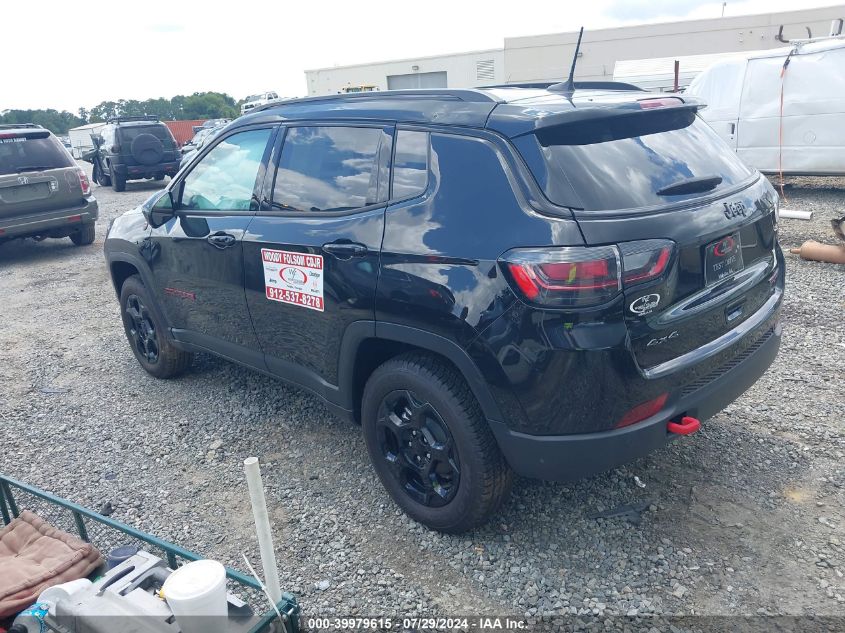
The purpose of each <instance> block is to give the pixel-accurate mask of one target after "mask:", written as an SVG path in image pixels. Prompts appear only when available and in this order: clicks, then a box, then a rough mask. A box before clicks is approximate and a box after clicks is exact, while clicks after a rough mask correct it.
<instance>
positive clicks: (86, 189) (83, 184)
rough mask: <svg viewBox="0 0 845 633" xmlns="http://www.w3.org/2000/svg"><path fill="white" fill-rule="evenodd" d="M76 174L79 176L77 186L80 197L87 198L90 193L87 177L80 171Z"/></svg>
mask: <svg viewBox="0 0 845 633" xmlns="http://www.w3.org/2000/svg"><path fill="white" fill-rule="evenodd" d="M77 173H78V174H79V186H80V187H81V188H82V195H83V196H87V195H88V194H89V193H91V183H90V182H88V176H87V175H86V174H85V172H84V171H82V170H81V169H80V170H79V171H78V172H77Z"/></svg>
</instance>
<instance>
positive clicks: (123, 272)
mask: <svg viewBox="0 0 845 633" xmlns="http://www.w3.org/2000/svg"><path fill="white" fill-rule="evenodd" d="M109 268H110V269H111V279H112V284H114V291H115V292H116V293H117V296H118V297H120V289H121V288H123V284H124V283H125V282H126V280H127V279H129V278H130V277H131V276H132V275H140V271H139V270H138V268H137V267H136V266H135V265H134V264H132V263H130V262H127V261H122V260H117V261H113V262H111V263H110V264H109Z"/></svg>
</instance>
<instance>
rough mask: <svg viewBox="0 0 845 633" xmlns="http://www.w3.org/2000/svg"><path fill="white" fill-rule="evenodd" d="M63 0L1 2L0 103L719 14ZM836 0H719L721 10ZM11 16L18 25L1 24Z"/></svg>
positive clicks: (638, 3)
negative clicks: (224, 8)
mask: <svg viewBox="0 0 845 633" xmlns="http://www.w3.org/2000/svg"><path fill="white" fill-rule="evenodd" d="M222 4H223V3H220V4H217V3H210V2H199V1H195V0H167V1H165V0H145V2H143V3H137V2H124V1H122V0H108V1H102V0H85V1H84V2H68V1H67V0H56V1H49V2H48V1H43V0H31V1H28V2H22V1H18V0H6V1H5V2H4V3H3V5H4V6H3V9H2V22H3V23H5V24H6V25H7V28H4V29H3V35H2V37H0V59H2V60H3V72H2V80H0V111H2V110H4V109H7V108H56V109H60V110H61V109H65V110H69V111H72V112H76V110H77V109H78V108H79V107H80V106H83V107H86V108H90V107H92V106H94V105H96V104H98V103H100V102H101V101H104V100H107V99H111V100H117V99H121V98H123V99H147V98H151V97H168V98H169V97H172V96H173V95H176V94H190V93H193V92H202V91H206V90H216V91H221V92H227V93H229V94H230V95H232V96H234V97H235V98H236V99H239V98H243V97H244V96H246V95H247V94H252V93H256V92H263V91H265V90H276V91H277V92H278V93H279V94H280V95H283V96H291V97H293V96H301V95H304V94H305V93H306V87H305V75H304V73H303V71H304V70H306V69H311V68H321V67H326V66H335V65H345V64H355V63H362V62H369V61H380V60H385V59H397V58H403V57H417V56H424V55H437V54H441V53H452V52H460V51H467V50H476V49H484V48H496V47H500V46H502V44H503V39H504V38H505V37H513V36H519V35H534V34H539V33H555V32H561V31H571V30H576V29H577V28H578V27H579V26H581V25H583V26H584V27H585V28H587V29H597V28H602V27H608V26H620V25H624V24H635V23H641V22H653V21H666V20H678V19H686V18H704V17H718V16H719V15H721V12H722V3H721V2H708V1H706V0H705V1H702V0H589V1H588V2H563V1H562V0H556V1H554V0H552V1H546V0H528V1H522V2H520V1H518V0H481V1H479V0H428V1H427V2H414V3H405V2H401V1H400V2H397V1H396V0H391V1H387V0H359V1H357V2H350V1H349V0H339V1H333V0H332V1H330V0H311V1H309V2H284V1H279V2H272V3H271V2H262V1H260V0H238V1H235V2H227V3H225V4H226V5H227V6H228V7H230V9H229V10H228V11H222V10H221V9H220V8H218V7H219V6H222ZM830 4H834V1H833V0H827V1H824V0H821V1H819V2H816V1H815V0H805V1H804V2H801V3H798V4H796V3H795V2H794V0H744V1H741V2H740V1H737V2H728V3H727V7H726V9H725V15H741V14H747V13H763V12H767V11H779V10H788V9H796V8H798V6H799V5H800V6H804V7H806V6H825V5H830ZM11 25H14V28H9V26H11Z"/></svg>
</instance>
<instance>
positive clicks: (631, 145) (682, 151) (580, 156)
mask: <svg viewBox="0 0 845 633" xmlns="http://www.w3.org/2000/svg"><path fill="white" fill-rule="evenodd" d="M514 144H515V145H516V147H517V149H518V150H519V152H520V153H521V154H522V156H523V158H524V159H525V161H526V163H528V166H529V168H530V169H531V171H532V173H533V174H534V176H535V179H536V180H537V182H538V184H539V185H540V187H541V188H542V189H543V191H544V193H545V194H546V197H548V198H549V200H550V201H552V202H553V203H555V204H557V205H560V206H565V207H572V208H577V209H584V210H587V211H607V210H620V209H632V208H638V207H651V206H655V205H665V204H671V203H673V202H679V201H683V200H686V199H690V198H695V197H699V196H701V195H702V194H700V193H692V194H685V195H672V196H665V195H658V194H657V192H658V191H659V190H661V189H663V188H664V187H667V186H669V185H672V184H675V183H677V182H679V181H682V180H685V179H690V178H699V177H709V176H718V177H721V178H722V182H721V183H720V184H719V185H718V186H717V188H716V189H714V190H711V191H708V192H707V195H711V194H712V193H714V192H718V191H719V190H724V189H727V188H730V187H732V186H734V185H737V184H739V183H741V182H743V181H744V180H747V179H748V178H749V177H750V176H751V175H752V174H753V172H752V171H751V170H750V169H749V168H748V167H746V166H745V165H744V164H743V162H742V161H741V160H740V159H739V158H737V156H736V154H735V153H734V152H733V151H732V150H731V149H730V148H729V147H728V146H727V145H726V144H725V143H724V142H723V141H722V140H721V139H720V138H719V137H718V135H717V134H716V133H715V132H714V131H713V130H712V129H711V128H710V127H709V126H708V125H707V124H706V123H704V121H702V120H701V119H700V118H699V117H697V116H694V115H689V116H687V117H683V116H680V117H679V116H674V115H673V116H671V117H667V118H666V119H665V120H664V121H663V123H662V124H660V123H658V124H655V122H654V121H652V122H651V123H649V124H648V125H646V126H643V125H641V124H635V123H631V122H628V124H627V126H625V125H620V123H619V122H616V123H614V124H613V125H608V124H607V123H606V122H604V123H603V122H601V121H598V122H593V123H589V124H581V125H579V126H577V127H573V129H571V130H565V129H562V130H561V131H560V132H559V133H556V134H553V135H550V137H549V138H546V139H544V140H542V141H541V140H540V139H538V138H537V136H535V135H534V134H528V135H526V136H523V137H519V138H517V139H515V141H514Z"/></svg>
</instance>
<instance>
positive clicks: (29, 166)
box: [15, 165, 50, 174]
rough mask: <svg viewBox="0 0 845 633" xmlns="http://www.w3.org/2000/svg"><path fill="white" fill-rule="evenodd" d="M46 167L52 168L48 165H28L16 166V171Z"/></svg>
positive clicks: (39, 169) (38, 169)
mask: <svg viewBox="0 0 845 633" xmlns="http://www.w3.org/2000/svg"><path fill="white" fill-rule="evenodd" d="M45 169H50V168H49V167H48V166H46V165H26V166H25V167H16V168H15V173H18V174H19V173H21V172H22V171H44V170H45Z"/></svg>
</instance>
